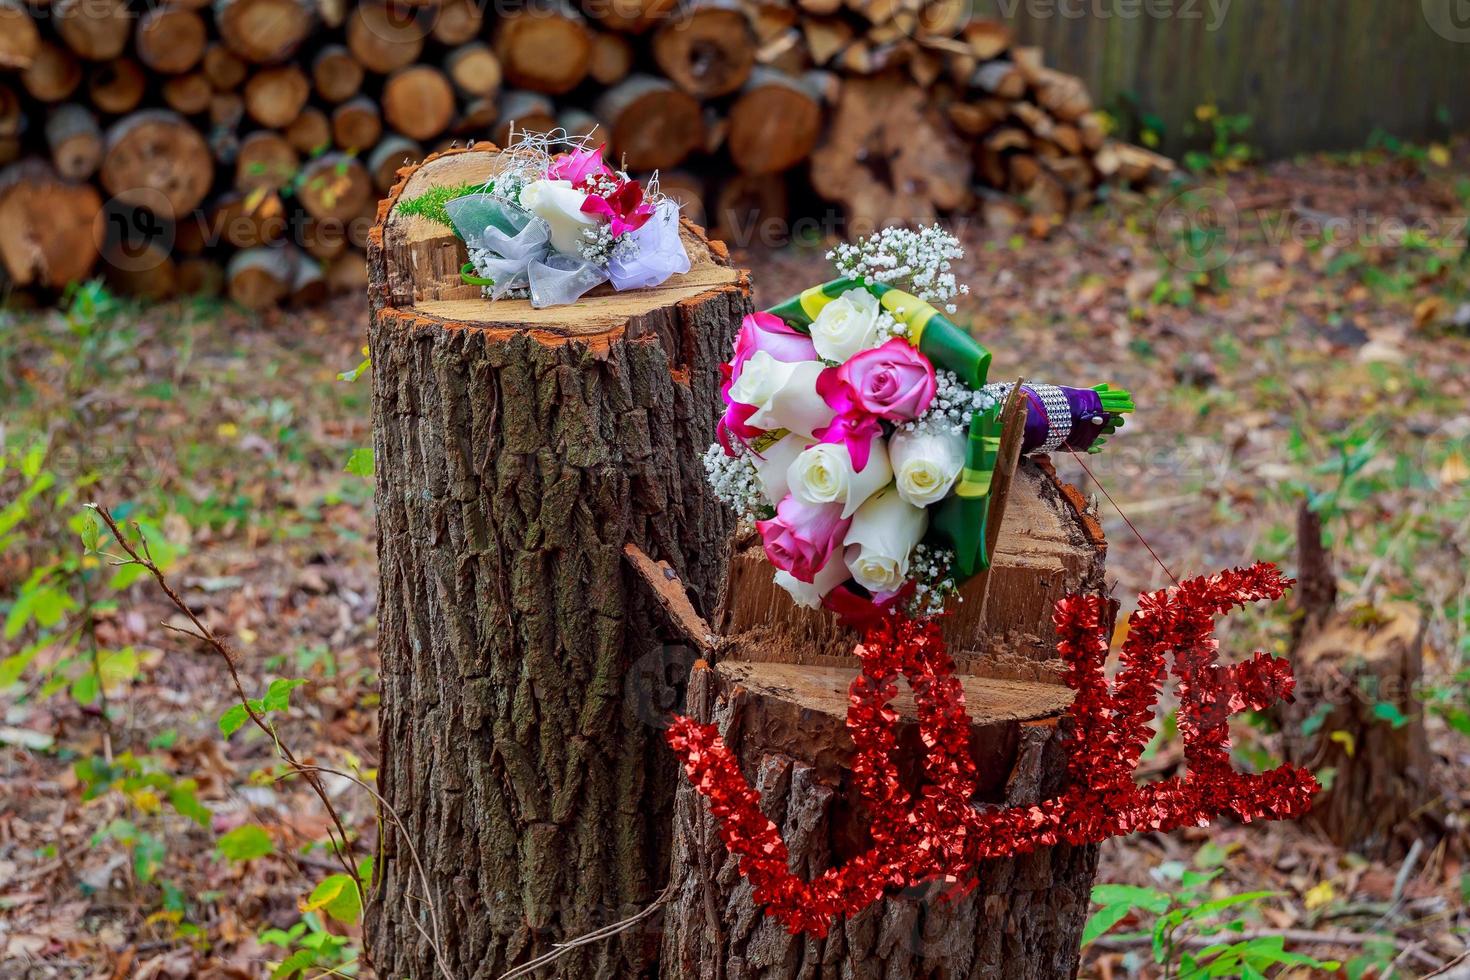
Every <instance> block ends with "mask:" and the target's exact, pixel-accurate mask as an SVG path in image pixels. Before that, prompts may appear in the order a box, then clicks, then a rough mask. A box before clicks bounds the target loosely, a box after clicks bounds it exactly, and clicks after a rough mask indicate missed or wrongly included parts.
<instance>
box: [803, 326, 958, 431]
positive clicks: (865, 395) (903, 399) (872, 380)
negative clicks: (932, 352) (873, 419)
mask: <svg viewBox="0 0 1470 980" xmlns="http://www.w3.org/2000/svg"><path fill="white" fill-rule="evenodd" d="M934 390H935V384H934V365H932V364H930V363H929V359H928V358H927V357H925V356H924V355H923V354H920V353H919V352H918V351H917V350H915V349H914V347H913V345H911V344H910V343H909V342H908V341H906V340H903V339H902V338H899V337H895V338H893V339H892V340H890V341H888V343H886V344H884V345H883V346H881V347H874V348H873V349H871V350H865V351H862V352H861V353H858V354H854V355H853V356H852V357H849V358H848V359H847V360H846V361H845V362H844V363H842V364H840V365H838V366H837V367H835V368H828V369H827V370H825V371H823V372H822V374H821V376H820V377H819V378H818V379H817V391H818V392H819V393H820V394H821V396H822V397H823V398H824V399H826V401H827V404H828V405H831V406H832V407H833V408H834V409H836V411H837V413H838V414H839V415H850V414H853V413H855V412H867V413H868V414H871V415H876V416H877V417H878V418H881V419H887V420H888V421H890V422H909V421H912V420H913V419H916V418H918V417H919V416H920V415H923V414H924V411H925V410H926V409H928V407H929V403H930V402H932V401H933V400H934Z"/></svg>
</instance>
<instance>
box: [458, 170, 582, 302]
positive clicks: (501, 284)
mask: <svg viewBox="0 0 1470 980" xmlns="http://www.w3.org/2000/svg"><path fill="white" fill-rule="evenodd" d="M445 210H447V211H448V212H449V219H450V220H451V221H452V222H454V230H455V231H457V232H458V233H459V237H461V238H463V239H464V242H465V245H466V246H467V247H468V248H470V249H471V250H472V251H471V255H472V257H473V261H474V266H475V271H476V272H478V273H479V274H480V275H481V276H483V277H484V278H486V279H489V280H490V281H491V285H490V286H488V287H486V288H487V289H489V290H490V298H491V299H500V298H501V297H503V296H505V295H506V294H508V293H510V292H511V291H512V290H516V289H529V290H530V293H531V305H532V306H534V307H536V308H538V309H540V308H542V307H546V306H562V305H565V304H567V303H575V302H576V301H577V300H579V299H581V298H582V296H583V295H584V294H585V293H586V292H587V291H588V290H590V289H593V288H594V287H596V286H599V285H601V284H602V283H605V282H607V279H608V276H607V273H606V272H605V271H604V270H603V269H601V268H599V267H598V266H596V265H594V264H593V263H591V262H588V261H587V260H586V259H578V258H574V257H572V256H570V255H563V254H561V253H559V252H553V251H552V250H551V228H550V226H549V225H547V223H546V222H545V221H543V220H541V219H540V218H538V217H536V216H535V215H534V214H532V213H531V212H529V211H527V210H526V209H525V208H522V207H519V206H517V205H515V204H512V203H510V202H509V201H507V200H505V199H503V198H499V197H495V196H494V195H491V194H466V195H465V196H464V197H457V198H455V199H454V200H452V201H450V202H449V203H448V204H446V205H445ZM476 253H478V254H476Z"/></svg>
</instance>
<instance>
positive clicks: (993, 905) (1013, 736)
mask: <svg viewBox="0 0 1470 980" xmlns="http://www.w3.org/2000/svg"><path fill="white" fill-rule="evenodd" d="M1002 528H1003V529H1002V531H1001V534H1000V539H999V544H998V547H997V550H996V561H995V567H994V568H993V569H992V571H991V573H990V586H989V598H988V601H987V600H986V598H985V596H984V592H983V585H984V583H983V582H982V581H981V579H980V578H977V579H975V580H972V582H971V583H970V584H969V585H968V586H967V587H966V589H965V590H964V593H963V594H964V595H965V596H966V599H967V600H968V601H966V602H965V603H963V604H961V605H960V606H959V608H958V611H957V612H956V613H955V614H953V615H952V616H951V617H950V619H949V621H948V622H947V623H946V627H945V635H946V637H947V639H948V641H949V644H950V651H951V653H952V655H953V656H954V658H955V660H956V663H957V665H958V669H959V670H960V672H961V673H962V674H963V675H966V676H964V678H963V682H964V688H965V700H966V705H967V708H968V710H969V713H970V717H971V719H972V721H973V724H974V729H973V731H974V735H973V738H972V742H971V752H972V754H973V756H974V758H975V761H976V765H977V768H978V771H979V774H980V780H981V787H982V788H981V790H980V792H979V793H978V795H977V801H980V802H990V803H1001V804H1006V805H1018V804H1026V803H1032V802H1036V801H1038V800H1041V799H1044V798H1046V797H1049V796H1052V795H1055V794H1056V793H1057V792H1058V790H1059V787H1060V781H1061V779H1062V776H1063V772H1064V770H1065V755H1064V752H1063V748H1062V744H1061V738H1060V737H1059V731H1058V724H1057V721H1058V718H1059V716H1060V715H1061V714H1062V712H1063V711H1065V710H1066V708H1067V706H1068V705H1069V704H1070V703H1071V696H1072V692H1071V691H1070V690H1069V689H1068V688H1066V687H1064V686H1062V684H1061V676H1062V665H1061V662H1060V661H1058V660H1056V659H1055V649H1054V633H1053V629H1052V607H1053V605H1054V603H1055V602H1056V600H1057V599H1060V598H1062V597H1063V596H1065V595H1067V594H1069V593H1074V592H1089V591H1091V592H1096V591H1100V590H1101V589H1102V588H1103V560H1104V554H1105V544H1104V541H1103V538H1102V534H1101V531H1100V530H1099V529H1098V526H1097V524H1096V522H1095V521H1094V520H1093V519H1092V518H1091V516H1089V515H1087V514H1086V513H1084V512H1083V510H1082V508H1081V499H1080V496H1079V495H1078V494H1077V492H1076V490H1074V489H1072V488H1071V487H1069V486H1067V485H1065V484H1062V483H1060V482H1058V481H1057V479H1056V477H1055V475H1054V473H1053V472H1052V471H1051V469H1050V467H1049V466H1047V465H1046V464H1045V463H1044V462H1041V461H1037V460H1023V461H1022V463H1021V465H1020V468H1019V469H1018V470H1017V471H1016V477H1015V481H1014V483H1013V484H1012V486H1011V490H1010V496H1009V505H1008V507H1007V510H1006V515H1005V520H1004V522H1003V525H1002ZM770 578H771V568H770V566H769V565H768V564H766V563H765V561H764V558H763V556H762V554H761V549H760V546H759V544H758V543H757V542H751V543H750V544H749V545H748V546H747V547H746V548H744V549H743V550H740V551H739V552H738V553H737V554H736V556H735V557H734V558H733V560H732V565H731V573H730V579H729V583H728V592H727V596H726V600H725V602H724V604H723V613H722V615H721V617H720V619H719V620H718V628H719V632H720V633H721V634H722V635H723V636H724V638H725V639H724V641H723V643H722V644H721V648H720V650H721V660H720V662H719V663H717V664H715V665H714V666H712V667H710V666H703V663H702V662H701V666H697V667H696V669H695V671H694V675H693V678H692V679H691V681H690V689H689V711H690V713H691V714H692V715H694V716H695V717H696V718H698V719H699V720H700V721H703V722H715V723H718V725H719V727H720V731H721V734H722V736H723V737H724V738H725V740H726V742H727V743H728V744H729V745H730V746H731V747H732V748H733V749H734V750H735V752H736V753H737V754H738V755H739V757H740V759H741V763H742V768H743V769H744V771H745V775H746V778H747V779H748V780H749V781H750V783H751V785H752V786H753V787H755V788H756V789H758V790H759V791H760V793H761V796H762V805H763V808H764V810H765V813H766V816H768V817H769V818H770V819H771V820H772V821H773V822H774V823H775V824H776V826H777V827H778V828H780V830H781V833H782V835H783V837H784V838H785V840H786V842H787V844H788V845H789V847H790V850H791V855H792V861H791V866H792V870H793V871H795V872H796V873H797V874H799V875H800V876H802V877H804V878H812V877H815V876H816V875H817V874H819V873H820V872H822V871H823V870H825V869H826V868H829V867H832V866H834V865H837V864H841V863H843V862H844V861H846V860H847V859H848V858H849V857H851V856H852V855H855V854H857V853H860V852H862V851H863V850H865V849H866V848H867V846H868V840H867V838H866V833H867V831H866V826H867V822H866V819H865V817H864V814H863V813H862V811H861V809H860V808H859V807H858V806H857V805H856V804H857V802H858V801H857V800H856V799H855V798H854V794H853V791H852V787H851V785H850V779H849V777H850V773H849V772H848V770H847V768H846V767H847V765H848V763H849V761H850V758H851V755H852V743H851V740H850V739H849V737H848V734H847V730H846V727H845V718H846V713H847V704H848V696H847V691H848V687H849V685H850V684H851V683H852V680H853V678H854V677H855V676H856V674H857V673H858V670H857V664H856V660H855V659H854V658H853V657H852V656H851V650H852V645H853V643H854V642H856V639H857V638H856V637H855V636H854V635H853V634H851V633H848V632H845V631H843V630H841V629H839V628H838V627H837V626H836V623H835V620H834V619H833V618H832V616H831V615H830V614H829V613H827V612H825V611H821V612H816V611H811V610H805V609H800V608H798V607H796V606H795V605H794V604H793V603H792V602H791V600H790V599H789V598H788V597H787V596H786V594H785V593H784V592H782V591H781V590H780V589H779V588H777V587H776V586H774V585H772V584H771V583H770ZM899 692H900V693H899V696H898V697H897V698H896V699H895V701H894V705H893V707H894V708H895V710H897V711H898V712H899V714H900V715H901V716H902V717H903V719H904V721H903V723H902V725H901V731H900V735H899V744H900V746H902V747H903V748H902V750H901V751H902V752H903V753H904V755H903V758H902V759H901V760H900V771H908V772H910V773H913V772H916V771H917V767H918V761H919V758H920V756H921V752H922V748H921V746H920V745H919V742H918V732H917V725H916V724H915V715H914V701H913V696H912V693H911V692H910V691H909V690H908V687H907V685H906V684H904V683H902V682H900V686H899ZM1096 865H1097V848H1096V847H1095V846H1086V847H1071V846H1068V845H1061V846H1057V847H1052V848H1043V849H1040V850H1038V851H1036V852H1034V853H1032V854H1028V855H1025V856H1022V857H1018V858H1013V859H1007V860H995V861H988V862H985V863H984V864H983V865H981V866H980V867H979V868H977V869H976V874H977V876H978V885H977V887H976V888H975V889H974V890H973V891H971V892H970V893H969V894H967V895H964V896H962V897H958V898H953V897H950V896H946V895H945V894H944V893H945V892H946V890H948V889H947V886H945V885H943V884H937V883H936V884H934V885H931V886H926V887H922V888H918V889H914V890H913V891H912V892H911V893H909V894H905V895H900V896H895V897H890V898H886V899H884V900H882V901H880V902H878V903H877V904H876V905H874V906H871V907H870V908H868V909H866V910H865V911H863V912H861V913H859V914H857V915H855V916H853V917H851V918H849V919H846V920H843V921H840V922H838V923H837V924H836V925H835V926H834V927H833V929H832V931H831V932H830V933H829V934H828V935H827V936H826V938H824V939H816V938H812V937H810V936H791V935H789V934H787V932H786V931H785V929H784V928H783V927H782V926H781V924H780V923H778V922H776V921H775V920H774V919H768V918H766V917H765V915H764V913H763V911H762V910H761V909H760V908H759V907H757V906H756V905H755V904H754V903H753V902H752V900H751V889H750V885H749V883H748V882H747V881H746V880H745V879H744V878H742V877H740V875H739V874H738V873H737V871H736V862H735V860H734V859H733V858H731V857H730V856H729V854H728V853H727V852H726V851H725V848H724V846H723V844H722V843H721V840H720V836H719V831H718V826H717V824H716V822H715V820H714V818H713V817H712V816H710V813H709V808H708V803H707V801H705V800H704V799H703V798H702V797H700V796H699V795H698V794H697V793H696V792H695V791H694V789H693V788H692V787H691V786H689V785H688V783H687V782H686V783H683V784H681V785H680V787H679V795H678V802H677V804H676V808H675V825H674V869H673V872H672V879H673V887H674V888H675V892H674V897H673V900H672V902H671V903H670V905H669V907H668V908H667V910H666V912H665V916H664V944H663V963H662V968H663V973H662V975H663V976H664V977H665V978H687V980H695V978H699V980H706V978H724V980H744V978H757V977H758V978H761V980H795V978H798V977H801V978H814V980H815V978H833V980H836V978H872V980H880V978H881V980H910V978H920V977H923V978H928V977H945V978H996V980H1000V978H1004V980H1030V978H1035V980H1051V978H1059V977H1070V976H1072V975H1074V974H1075V973H1076V970H1077V963H1078V951H1079V947H1080V945H1081V936H1082V926H1083V923H1084V921H1085V920H1086V916H1087V908H1088V902H1089V898H1090V893H1091V887H1092V878H1093V874H1094V872H1095V870H1096Z"/></svg>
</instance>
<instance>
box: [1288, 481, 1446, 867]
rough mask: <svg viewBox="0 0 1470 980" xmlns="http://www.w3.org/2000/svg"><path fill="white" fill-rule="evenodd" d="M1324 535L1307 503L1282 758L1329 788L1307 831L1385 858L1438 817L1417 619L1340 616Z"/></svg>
mask: <svg viewBox="0 0 1470 980" xmlns="http://www.w3.org/2000/svg"><path fill="white" fill-rule="evenodd" d="M1321 535H1322V527H1321V523H1320V521H1319V520H1318V517H1317V515H1316V514H1314V513H1312V512H1311V511H1310V510H1309V509H1308V508H1307V506H1306V505H1305V504H1303V505H1302V507H1301V511H1300V512H1299V514H1298V515H1297V548H1298V554H1299V562H1298V564H1299V571H1298V577H1299V580H1300V582H1299V585H1298V586H1297V596H1298V598H1297V611H1298V613H1299V617H1298V620H1297V623H1296V624H1294V629H1293V635H1292V644H1291V651H1290V658H1291V669H1292V673H1293V674H1294V675H1295V676H1296V689H1297V696H1296V700H1295V701H1294V702H1293V703H1291V704H1283V705H1282V706H1281V708H1280V711H1281V720H1282V732H1283V735H1284V739H1283V748H1284V755H1285V757H1286V760H1287V761H1288V762H1294V763H1296V764H1298V765H1301V766H1305V767H1306V768H1308V769H1311V770H1313V771H1314V772H1316V773H1317V774H1318V775H1319V776H1320V777H1322V778H1323V782H1324V784H1325V785H1326V786H1327V788H1326V789H1324V790H1323V791H1322V792H1321V793H1319V794H1318V795H1317V796H1316V798H1315V799H1314V800H1313V801H1312V809H1311V811H1310V812H1309V813H1308V814H1307V816H1306V820H1307V822H1309V823H1311V824H1312V825H1314V826H1315V827H1317V828H1318V829H1319V830H1321V831H1322V833H1323V834H1325V835H1326V836H1327V838H1328V839H1330V840H1331V841H1333V842H1334V843H1336V844H1337V845H1338V846H1339V847H1342V848H1344V849H1347V850H1354V851H1357V852H1358V853H1360V854H1366V855H1369V856H1373V857H1392V856H1394V855H1397V854H1402V853H1403V852H1404V851H1405V850H1406V849H1407V848H1408V847H1409V846H1410V845H1411V844H1412V843H1413V841H1414V840H1416V839H1417V838H1419V837H1420V836H1421V835H1422V833H1423V832H1424V831H1426V830H1429V829H1431V828H1430V827H1429V826H1428V825H1429V824H1430V823H1432V822H1433V820H1434V818H1435V817H1436V816H1438V815H1439V814H1438V813H1437V812H1436V811H1437V810H1438V809H1442V807H1436V806H1435V803H1436V801H1437V800H1439V799H1440V798H1441V796H1440V791H1439V790H1438V789H1437V788H1436V786H1435V782H1434V754H1433V752H1432V751H1431V750H1430V747H1429V736H1428V734H1427V732H1426V730H1425V727H1424V704H1423V700H1422V699H1421V697H1420V696H1419V694H1420V691H1419V687H1420V684H1421V682H1422V680H1423V673H1424V643H1425V630H1426V623H1425V618H1424V613H1423V611H1422V610H1420V609H1419V607H1418V606H1416V605H1413V604H1412V603H1407V602H1381V603H1359V604H1354V605H1344V606H1341V607H1339V604H1338V599H1337V585H1336V579H1335V575H1334V573H1333V568H1332V558H1331V555H1330V554H1329V553H1328V552H1327V550H1326V548H1325V547H1324V546H1323V544H1322V539H1321ZM1329 771H1330V773H1331V777H1330V780H1329V779H1328V777H1327V775H1326V774H1327V773H1328V772H1329Z"/></svg>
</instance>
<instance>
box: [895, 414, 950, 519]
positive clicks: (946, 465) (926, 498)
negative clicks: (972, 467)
mask: <svg viewBox="0 0 1470 980" xmlns="http://www.w3.org/2000/svg"><path fill="white" fill-rule="evenodd" d="M965 442H966V438H965V434H964V433H963V432H954V431H952V430H950V429H947V428H946V429H943V430H942V431H937V432H936V431H921V432H902V431H900V432H895V433H894V434H893V438H892V439H890V440H889V441H888V459H889V462H891V463H892V464H893V479H894V483H895V485H896V486H897V487H898V495H899V496H900V497H902V498H903V499H904V500H906V501H908V502H909V503H911V504H913V505H914V506H915V507H928V506H929V505H930V504H933V503H938V502H939V501H941V500H943V499H944V498H945V496H946V495H947V494H948V493H949V490H950V487H953V486H954V481H955V480H957V479H959V475H960V470H962V469H964V466H965Z"/></svg>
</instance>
